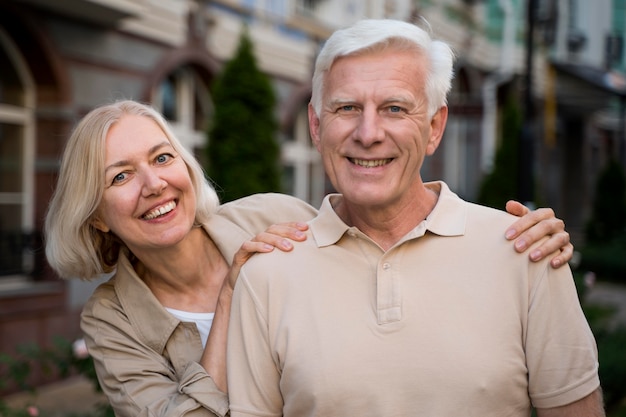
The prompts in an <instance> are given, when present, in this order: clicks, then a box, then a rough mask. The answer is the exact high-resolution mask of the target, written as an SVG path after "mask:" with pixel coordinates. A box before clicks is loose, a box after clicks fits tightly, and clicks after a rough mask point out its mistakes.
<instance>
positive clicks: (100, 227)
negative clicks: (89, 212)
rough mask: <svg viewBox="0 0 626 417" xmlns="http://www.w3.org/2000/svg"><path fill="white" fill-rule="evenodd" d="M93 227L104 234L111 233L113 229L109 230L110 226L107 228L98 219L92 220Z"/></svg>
mask: <svg viewBox="0 0 626 417" xmlns="http://www.w3.org/2000/svg"><path fill="white" fill-rule="evenodd" d="M91 225H92V226H93V227H95V228H96V229H98V230H100V231H101V232H102V233H109V231H111V228H109V226H107V225H106V223H105V222H103V221H102V220H100V219H99V218H97V217H96V218H94V219H93V220H91Z"/></svg>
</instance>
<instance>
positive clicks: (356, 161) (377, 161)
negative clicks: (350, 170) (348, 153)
mask: <svg viewBox="0 0 626 417" xmlns="http://www.w3.org/2000/svg"><path fill="white" fill-rule="evenodd" d="M352 162H353V163H354V164H356V165H359V166H362V167H365V168H374V167H379V166H381V165H385V164H388V163H389V162H391V159H389V158H388V159H375V160H366V159H352Z"/></svg>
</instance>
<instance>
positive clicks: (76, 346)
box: [72, 339, 89, 359]
mask: <svg viewBox="0 0 626 417" xmlns="http://www.w3.org/2000/svg"><path fill="white" fill-rule="evenodd" d="M72 351H73V352H74V356H75V357H77V358H78V359H85V358H87V357H89V352H88V351H87V344H86V343H85V339H77V340H76V341H74V343H72Z"/></svg>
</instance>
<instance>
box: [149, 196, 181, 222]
mask: <svg viewBox="0 0 626 417" xmlns="http://www.w3.org/2000/svg"><path fill="white" fill-rule="evenodd" d="M175 207H176V202H174V201H170V202H169V203H167V204H166V205H164V206H161V207H159V208H156V209H154V210H152V211H151V212H149V213H147V214H145V215H144V216H143V218H144V219H146V220H152V219H156V218H157V217H159V216H162V215H164V214H165V213H169V212H170V211H172V210H174V208H175Z"/></svg>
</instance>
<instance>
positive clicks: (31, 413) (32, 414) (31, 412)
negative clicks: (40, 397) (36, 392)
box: [26, 405, 39, 417]
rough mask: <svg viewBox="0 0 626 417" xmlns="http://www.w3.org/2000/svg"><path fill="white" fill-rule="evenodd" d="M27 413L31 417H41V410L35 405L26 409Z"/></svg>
mask: <svg viewBox="0 0 626 417" xmlns="http://www.w3.org/2000/svg"><path fill="white" fill-rule="evenodd" d="M26 412H27V413H28V415H29V416H30V417H37V416H39V409H38V408H37V407H35V406H34V405H29V406H28V407H26Z"/></svg>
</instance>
